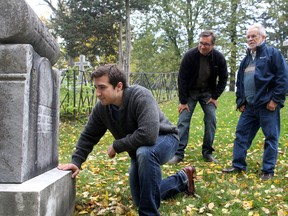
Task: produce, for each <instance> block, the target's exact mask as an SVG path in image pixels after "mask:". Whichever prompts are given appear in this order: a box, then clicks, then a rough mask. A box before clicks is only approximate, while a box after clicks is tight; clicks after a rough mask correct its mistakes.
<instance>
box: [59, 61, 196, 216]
mask: <svg viewBox="0 0 288 216" xmlns="http://www.w3.org/2000/svg"><path fill="white" fill-rule="evenodd" d="M91 78H92V80H93V81H94V85H95V88H96V96H97V98H98V99H99V102H98V103H97V104H96V105H95V107H94V109H93V111H92V113H91V115H90V116H89V120H88V122H87V124H86V126H85V129H84V131H83V132H82V133H81V136H80V138H79V140H78V143H77V145H76V150H75V152H74V153H73V155H72V162H71V163H68V164H64V165H59V166H58V168H59V169H61V170H72V177H73V178H74V177H75V176H76V175H77V174H78V173H79V171H80V168H81V165H82V163H83V162H84V161H85V160H86V159H87V157H88V154H89V153H90V152H91V151H92V149H93V147H94V146H95V145H96V144H97V143H98V141H99V140H100V139H101V137H103V136H104V134H105V133H106V131H107V130H109V131H110V132H111V133H112V135H113V136H114V138H115V140H114V142H113V143H112V144H111V145H110V146H109V147H108V149H107V154H108V156H109V157H110V158H114V157H115V156H116V154H120V153H122V152H127V153H128V154H129V155H130V157H131V166H130V171H129V182H130V190H131V194H132V199H133V201H134V203H135V205H136V206H138V208H139V210H138V211H139V215H141V216H142V215H149V216H150V215H160V214H159V212H158V208H159V207H160V200H161V199H167V198H169V197H172V196H173V195H176V194H178V193H180V192H186V193H187V194H188V195H193V194H194V192H195V187H194V180H193V179H194V178H195V177H196V171H195V168H194V167H192V166H188V167H185V168H183V169H182V170H180V171H179V172H177V173H176V174H175V175H173V176H169V177H168V178H165V179H163V180H162V177H161V176H162V175H161V165H162V164H165V163H166V162H168V161H169V159H170V158H171V157H173V155H174V154H175V152H176V150H177V147H178V142H179V140H178V129H177V127H176V126H174V125H172V123H171V122H170V121H169V120H168V118H167V117H166V116H165V115H164V114H163V112H162V111H161V110H160V109H159V106H158V104H157V102H156V100H155V99H154V97H153V95H152V94H151V92H150V91H149V90H147V89H146V88H144V87H141V86H138V85H135V86H128V84H127V80H126V74H125V73H124V72H123V71H122V70H120V69H119V68H118V67H117V66H115V65H105V66H101V67H99V68H98V69H97V70H96V71H94V72H93V73H92V75H91Z"/></svg>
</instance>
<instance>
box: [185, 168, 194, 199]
mask: <svg viewBox="0 0 288 216" xmlns="http://www.w3.org/2000/svg"><path fill="white" fill-rule="evenodd" d="M191 170H192V182H188V189H187V191H186V192H185V193H186V194H187V195H188V196H191V195H192V196H194V195H195V191H196V190H195V183H194V179H196V177H197V175H196V168H195V167H194V166H191ZM189 174H190V172H189ZM186 175H188V174H187V173H186ZM187 177H188V180H189V176H187ZM190 184H192V185H190Z"/></svg>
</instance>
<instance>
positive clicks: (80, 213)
mask: <svg viewBox="0 0 288 216" xmlns="http://www.w3.org/2000/svg"><path fill="white" fill-rule="evenodd" d="M78 214H79V215H82V214H88V212H87V211H85V210H83V211H81V212H79V213H78Z"/></svg>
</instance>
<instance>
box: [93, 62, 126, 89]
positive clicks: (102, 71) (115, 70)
mask: <svg viewBox="0 0 288 216" xmlns="http://www.w3.org/2000/svg"><path fill="white" fill-rule="evenodd" d="M104 75H107V76H108V77H109V80H110V83H111V84H112V86H113V87H114V88H115V87H116V86H117V84H118V83H119V82H122V83H123V89H125V88H127V87H128V84H127V76H126V74H125V73H124V71H123V70H121V69H120V68H119V67H117V65H115V64H106V65H103V66H100V67H98V68H97V69H96V70H95V71H93V72H92V74H91V76H90V77H91V80H94V79H95V78H98V77H101V76H104Z"/></svg>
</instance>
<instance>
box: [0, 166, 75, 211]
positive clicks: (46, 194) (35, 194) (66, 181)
mask: <svg viewBox="0 0 288 216" xmlns="http://www.w3.org/2000/svg"><path fill="white" fill-rule="evenodd" d="M75 195H76V188H75V180H74V179H72V178H71V172H70V171H61V170H58V169H57V168H54V169H52V170H49V171H47V172H45V173H43V174H41V175H39V176H36V177H35V178H32V179H30V180H28V181H26V182H23V183H21V184H0V216H71V215H72V214H73V211H74V205H75Z"/></svg>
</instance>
